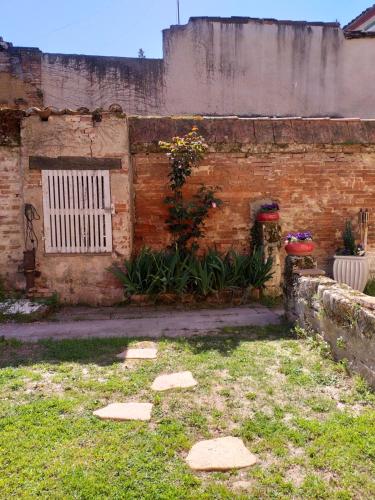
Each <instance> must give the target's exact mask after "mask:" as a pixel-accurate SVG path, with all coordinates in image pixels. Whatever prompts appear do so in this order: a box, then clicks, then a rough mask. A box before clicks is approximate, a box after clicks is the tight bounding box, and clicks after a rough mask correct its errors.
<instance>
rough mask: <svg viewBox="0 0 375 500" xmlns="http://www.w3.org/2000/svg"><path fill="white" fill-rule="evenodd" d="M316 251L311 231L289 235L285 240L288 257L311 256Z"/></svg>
mask: <svg viewBox="0 0 375 500" xmlns="http://www.w3.org/2000/svg"><path fill="white" fill-rule="evenodd" d="M314 249H315V243H314V242H313V241H312V234H311V232H310V231H305V232H303V233H289V234H288V235H287V237H286V240H285V250H286V253H287V254H288V255H311V254H312V252H313V251H314Z"/></svg>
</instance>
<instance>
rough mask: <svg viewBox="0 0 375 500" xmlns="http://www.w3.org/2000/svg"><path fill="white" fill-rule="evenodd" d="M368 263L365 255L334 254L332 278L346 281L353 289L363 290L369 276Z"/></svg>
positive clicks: (339, 281)
mask: <svg viewBox="0 0 375 500" xmlns="http://www.w3.org/2000/svg"><path fill="white" fill-rule="evenodd" d="M369 273H370V265H369V260H368V258H367V256H364V257H357V256H354V255H335V262H334V264H333V279H334V280H335V281H337V282H338V283H346V284H347V285H349V286H350V287H351V288H353V290H359V291H360V292H363V290H364V289H365V287H366V283H367V281H368V278H369Z"/></svg>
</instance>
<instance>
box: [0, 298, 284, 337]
mask: <svg viewBox="0 0 375 500" xmlns="http://www.w3.org/2000/svg"><path fill="white" fill-rule="evenodd" d="M282 314H283V312H282V311H281V310H279V309H268V308H266V307H263V306H260V305H257V306H256V307H251V306H250V307H249V306H241V307H230V308H226V309H199V310H176V309H172V308H171V309H168V308H165V309H158V308H155V309H154V308H129V309H127V308H124V309H121V308H100V309H87V308H66V309H64V310H63V311H62V312H61V313H58V314H56V315H55V317H54V318H53V321H41V322H36V323H23V324H20V323H10V324H3V325H0V335H1V336H3V337H5V338H13V339H19V340H23V341H36V340H41V339H47V338H53V339H68V338H85V337H155V338H157V337H162V336H165V337H188V336H192V335H197V334H202V333H208V332H215V331H218V330H219V329H220V328H223V327H225V326H232V327H236V326H248V325H256V326H264V325H269V324H274V325H275V324H278V323H280V321H281V316H282Z"/></svg>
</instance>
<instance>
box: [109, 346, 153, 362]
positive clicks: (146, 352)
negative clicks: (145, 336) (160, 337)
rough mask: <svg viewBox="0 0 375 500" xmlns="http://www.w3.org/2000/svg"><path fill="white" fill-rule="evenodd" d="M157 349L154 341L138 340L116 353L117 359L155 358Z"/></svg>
mask: <svg viewBox="0 0 375 500" xmlns="http://www.w3.org/2000/svg"><path fill="white" fill-rule="evenodd" d="M157 353H158V349H157V347H156V344H155V342H138V343H137V344H134V346H133V347H129V348H128V349H125V351H123V352H121V353H120V354H117V355H116V358H118V359H124V360H127V359H156V356H157Z"/></svg>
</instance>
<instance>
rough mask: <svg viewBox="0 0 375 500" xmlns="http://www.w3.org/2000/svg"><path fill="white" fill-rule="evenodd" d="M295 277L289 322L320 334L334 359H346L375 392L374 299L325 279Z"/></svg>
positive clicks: (289, 299) (289, 295) (288, 299)
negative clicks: (291, 321)
mask: <svg viewBox="0 0 375 500" xmlns="http://www.w3.org/2000/svg"><path fill="white" fill-rule="evenodd" d="M294 276H295V279H294V280H293V281H294V283H293V289H292V290H290V292H289V294H287V295H286V297H287V303H286V309H287V314H288V317H289V319H296V320H297V321H298V323H299V324H300V325H301V326H302V327H303V328H305V329H306V330H310V331H313V332H317V333H319V334H321V335H322V337H323V338H324V339H325V340H326V341H327V342H328V343H329V344H330V346H331V350H332V354H333V356H334V358H335V359H336V360H342V359H346V360H347V361H348V368H349V370H350V371H353V372H357V373H359V374H360V375H362V376H363V377H364V378H365V379H366V380H367V381H368V383H369V384H370V385H371V386H372V387H373V388H375V298H374V297H369V296H367V295H365V294H363V293H360V292H357V291H355V290H352V289H351V288H350V287H348V286H347V285H343V284H338V283H336V282H335V281H333V280H332V279H329V278H326V277H322V276H319V277H311V276H305V277H304V276H298V275H294Z"/></svg>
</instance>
